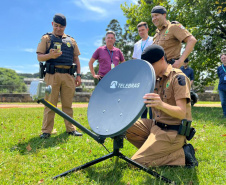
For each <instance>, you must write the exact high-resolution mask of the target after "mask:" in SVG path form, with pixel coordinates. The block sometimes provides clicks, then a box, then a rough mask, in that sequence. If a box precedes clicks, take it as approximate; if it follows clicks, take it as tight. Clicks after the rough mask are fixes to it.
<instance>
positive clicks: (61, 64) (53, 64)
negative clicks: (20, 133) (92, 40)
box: [36, 14, 82, 139]
mask: <svg viewBox="0 0 226 185" xmlns="http://www.w3.org/2000/svg"><path fill="white" fill-rule="evenodd" d="M52 26H53V32H52V33H47V34H45V35H43V36H42V38H41V41H40V43H39V44H38V47H37V51H36V53H37V58H38V61H39V62H43V61H46V75H45V79H44V81H45V82H46V84H47V85H51V86H52V93H51V94H50V95H48V96H46V100H47V101H49V102H50V103H51V104H53V105H54V106H57V102H58V97H59V94H60V98H61V103H62V111H63V112H65V113H66V114H68V115H69V116H71V117H73V109H72V101H73V97H74V93H75V88H76V86H79V85H80V84H81V74H80V61H79V58H78V56H79V55H80V51H79V49H78V46H77V43H76V41H75V40H74V39H73V38H72V37H70V36H69V35H66V34H65V33H64V30H65V28H66V18H65V16H64V15H62V14H56V15H55V16H54V17H53V22H52ZM74 64H75V65H76V66H77V76H76V78H74V72H75V69H76V68H75V65H74ZM54 117H55V112H54V111H52V110H51V109H49V108H47V107H45V109H44V118H43V125H42V135H41V136H40V138H44V139H46V138H48V137H50V134H51V132H52V130H53V125H54ZM64 121H65V126H66V132H67V133H68V134H70V135H73V136H82V134H81V133H79V132H78V131H76V127H75V126H74V125H72V124H71V123H70V122H68V121H67V120H64Z"/></svg>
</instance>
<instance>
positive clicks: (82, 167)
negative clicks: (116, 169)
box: [53, 153, 115, 179]
mask: <svg viewBox="0 0 226 185" xmlns="http://www.w3.org/2000/svg"><path fill="white" fill-rule="evenodd" d="M113 156H115V154H114V153H110V154H108V155H105V156H103V157H100V158H98V159H95V160H93V161H90V162H88V163H86V164H83V165H81V166H78V167H76V168H73V169H71V170H68V171H66V172H64V173H61V174H60V175H57V176H55V177H53V179H57V178H58V177H63V176H66V175H67V174H69V173H71V172H74V171H79V170H82V169H84V168H87V167H89V166H92V165H94V164H96V163H99V162H101V161H104V160H106V159H108V158H111V157H113Z"/></svg>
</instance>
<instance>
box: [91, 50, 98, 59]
mask: <svg viewBox="0 0 226 185" xmlns="http://www.w3.org/2000/svg"><path fill="white" fill-rule="evenodd" d="M92 58H94V59H96V60H97V59H98V58H99V48H97V50H96V51H95V52H94V53H93V56H92Z"/></svg>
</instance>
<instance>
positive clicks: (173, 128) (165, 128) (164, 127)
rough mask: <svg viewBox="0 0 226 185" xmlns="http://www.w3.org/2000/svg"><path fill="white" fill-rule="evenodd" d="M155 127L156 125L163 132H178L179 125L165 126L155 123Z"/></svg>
mask: <svg viewBox="0 0 226 185" xmlns="http://www.w3.org/2000/svg"><path fill="white" fill-rule="evenodd" d="M155 125H157V126H158V127H160V128H161V129H163V130H176V131H178V130H179V127H180V125H167V124H164V123H160V122H157V121H156V122H155Z"/></svg>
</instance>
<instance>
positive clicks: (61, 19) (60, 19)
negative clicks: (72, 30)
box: [53, 13, 66, 26]
mask: <svg viewBox="0 0 226 185" xmlns="http://www.w3.org/2000/svg"><path fill="white" fill-rule="evenodd" d="M53 21H54V22H55V23H58V24H61V25H62V26H66V17H65V16H64V15H63V14H60V13H57V14H55V15H54V17H53Z"/></svg>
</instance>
